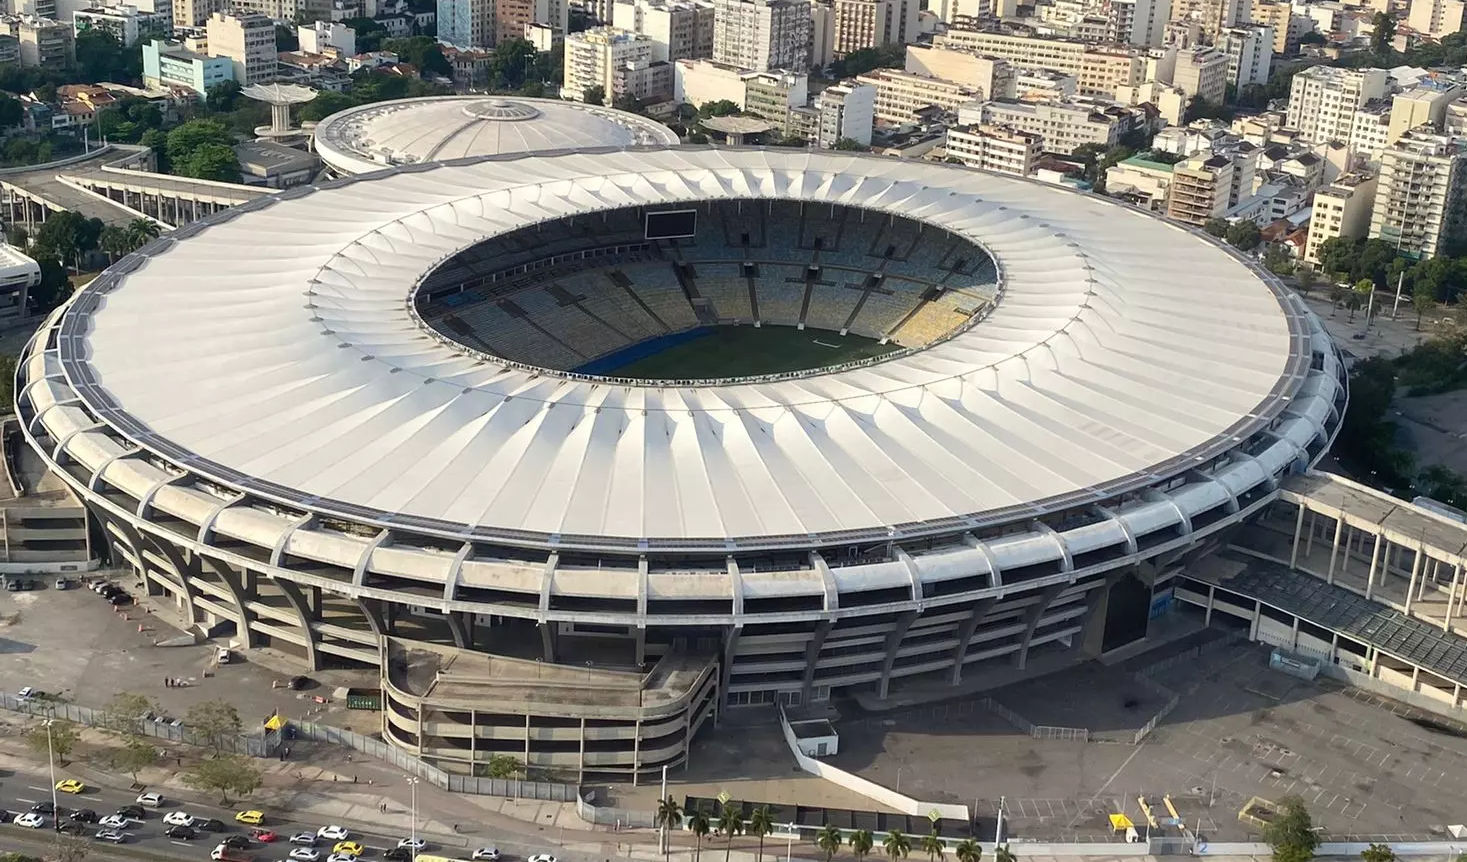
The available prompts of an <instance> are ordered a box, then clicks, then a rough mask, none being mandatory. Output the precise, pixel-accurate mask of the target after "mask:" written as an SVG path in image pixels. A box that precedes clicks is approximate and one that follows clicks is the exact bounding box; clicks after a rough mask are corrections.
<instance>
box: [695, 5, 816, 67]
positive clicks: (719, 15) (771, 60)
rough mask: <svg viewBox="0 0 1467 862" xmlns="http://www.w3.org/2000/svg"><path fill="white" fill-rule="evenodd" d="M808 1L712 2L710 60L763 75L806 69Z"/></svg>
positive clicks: (808, 32) (808, 39)
mask: <svg viewBox="0 0 1467 862" xmlns="http://www.w3.org/2000/svg"><path fill="white" fill-rule="evenodd" d="M811 26H812V25H811V17H810V0H713V59H714V60H717V61H718V62H720V63H727V64H729V65H731V66H738V67H739V68H741V69H750V70H752V71H755V72H767V71H769V70H770V69H789V70H792V71H797V72H803V71H805V70H807V69H808V68H809V67H810V31H811Z"/></svg>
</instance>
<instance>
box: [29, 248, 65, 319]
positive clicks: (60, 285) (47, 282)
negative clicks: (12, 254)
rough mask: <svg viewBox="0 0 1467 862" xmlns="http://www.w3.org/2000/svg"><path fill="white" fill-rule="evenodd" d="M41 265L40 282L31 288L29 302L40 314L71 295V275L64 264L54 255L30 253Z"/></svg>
mask: <svg viewBox="0 0 1467 862" xmlns="http://www.w3.org/2000/svg"><path fill="white" fill-rule="evenodd" d="M31 256H32V257H34V258H35V259H36V263H37V264H39V265H40V267H41V283H40V284H38V285H36V286H35V287H33V288H31V302H32V303H34V304H35V310H36V311H37V312H40V313H42V314H44V313H46V312H48V311H50V310H51V309H53V308H55V307H56V306H58V305H60V304H61V303H62V302H64V301H65V300H66V298H67V297H69V296H71V276H70V275H68V274H67V272H66V265H65V264H63V263H62V262H61V261H59V260H57V259H56V258H54V257H45V256H42V255H37V254H33V255H31Z"/></svg>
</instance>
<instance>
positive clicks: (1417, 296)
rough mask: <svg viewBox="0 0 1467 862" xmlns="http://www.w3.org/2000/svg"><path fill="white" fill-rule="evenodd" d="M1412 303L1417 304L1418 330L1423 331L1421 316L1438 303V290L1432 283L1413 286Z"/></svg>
mask: <svg viewBox="0 0 1467 862" xmlns="http://www.w3.org/2000/svg"><path fill="white" fill-rule="evenodd" d="M1411 304H1412V305H1414V306H1416V331H1417V332H1420V331H1421V317H1422V315H1424V314H1426V309H1428V308H1430V307H1432V306H1434V305H1435V304H1436V291H1435V290H1434V289H1433V288H1432V286H1431V285H1430V284H1426V283H1421V284H1417V285H1414V286H1412V288H1411Z"/></svg>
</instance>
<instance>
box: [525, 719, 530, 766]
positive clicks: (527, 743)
mask: <svg viewBox="0 0 1467 862" xmlns="http://www.w3.org/2000/svg"><path fill="white" fill-rule="evenodd" d="M529 774H530V714H529V713H528V712H527V713H525V775H529Z"/></svg>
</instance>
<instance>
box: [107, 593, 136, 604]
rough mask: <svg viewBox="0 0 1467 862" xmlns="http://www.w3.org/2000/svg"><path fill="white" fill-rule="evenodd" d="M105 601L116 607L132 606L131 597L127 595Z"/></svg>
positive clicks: (123, 594)
mask: <svg viewBox="0 0 1467 862" xmlns="http://www.w3.org/2000/svg"><path fill="white" fill-rule="evenodd" d="M107 601H108V602H109V603H110V604H112V605H114V606H116V607H121V606H123V605H130V604H132V596H130V595H128V594H127V593H122V594H121V595H116V596H113V597H112V598H110V599H108V600H107Z"/></svg>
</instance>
